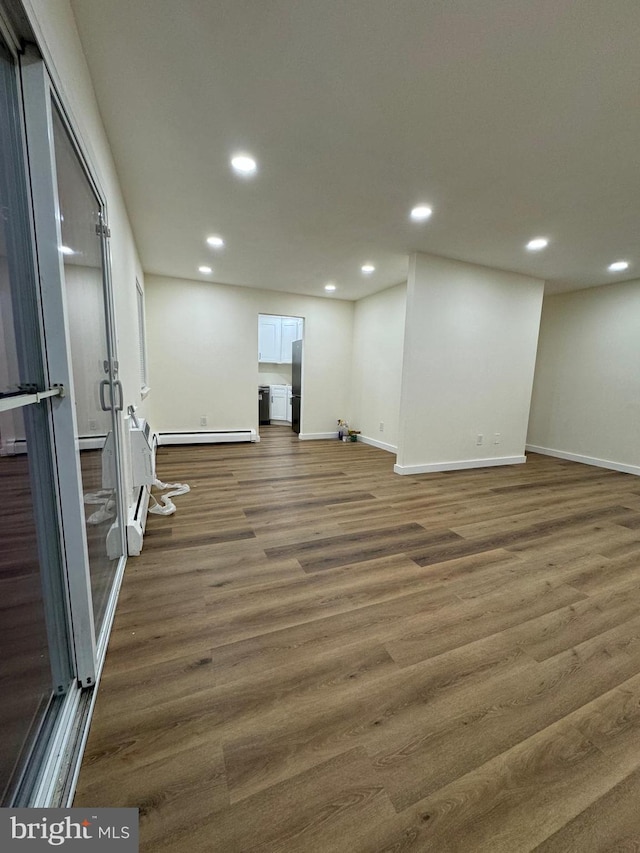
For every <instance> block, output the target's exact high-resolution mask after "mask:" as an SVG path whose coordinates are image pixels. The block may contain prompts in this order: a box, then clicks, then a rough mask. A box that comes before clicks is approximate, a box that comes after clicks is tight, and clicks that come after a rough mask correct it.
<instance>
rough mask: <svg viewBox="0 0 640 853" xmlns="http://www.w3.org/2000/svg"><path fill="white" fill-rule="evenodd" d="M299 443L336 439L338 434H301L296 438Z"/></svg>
mask: <svg viewBox="0 0 640 853" xmlns="http://www.w3.org/2000/svg"><path fill="white" fill-rule="evenodd" d="M298 438H299V439H300V441H320V440H321V439H324V438H335V439H337V438H338V432H337V430H336V432H301V433H300V435H299V436H298Z"/></svg>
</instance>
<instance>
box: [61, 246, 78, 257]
mask: <svg viewBox="0 0 640 853" xmlns="http://www.w3.org/2000/svg"><path fill="white" fill-rule="evenodd" d="M60 252H61V254H63V255H75V252H74V251H73V249H70V248H69V246H60Z"/></svg>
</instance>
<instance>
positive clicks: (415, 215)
mask: <svg viewBox="0 0 640 853" xmlns="http://www.w3.org/2000/svg"><path fill="white" fill-rule="evenodd" d="M432 213H433V210H431V208H430V207H429V205H427V204H418V205H417V206H416V207H414V208H413V210H412V211H411V218H412V219H413V221H414V222H424V221H425V220H426V219H428V218H429V217H430V216H431V214H432Z"/></svg>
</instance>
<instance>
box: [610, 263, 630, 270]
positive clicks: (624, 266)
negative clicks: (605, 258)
mask: <svg viewBox="0 0 640 853" xmlns="http://www.w3.org/2000/svg"><path fill="white" fill-rule="evenodd" d="M628 269H629V261H614V262H613V263H612V264H609V266H608V270H609V272H623V270H628Z"/></svg>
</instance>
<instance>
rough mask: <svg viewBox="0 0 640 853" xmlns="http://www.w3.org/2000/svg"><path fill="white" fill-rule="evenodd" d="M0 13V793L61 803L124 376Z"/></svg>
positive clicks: (88, 652) (113, 533) (120, 541)
mask: <svg viewBox="0 0 640 853" xmlns="http://www.w3.org/2000/svg"><path fill="white" fill-rule="evenodd" d="M1 3H2V0H0V4H1ZM3 27H5V22H4V21H3V17H2V15H0V477H1V478H2V480H1V482H2V502H1V504H0V733H1V736H0V806H8V805H29V806H47V805H66V804H68V801H65V799H64V797H65V791H69V790H70V789H71V786H72V778H73V772H74V760H76V758H77V756H78V742H79V741H78V737H77V736H78V732H79V731H80V732H81V731H82V726H83V720H86V718H87V714H88V712H89V708H90V706H91V691H92V689H93V687H94V685H95V683H96V679H97V678H98V677H99V672H100V667H101V665H102V661H103V660H104V654H105V651H106V643H107V640H108V634H109V629H110V623H111V619H112V617H113V612H114V608H115V601H116V596H117V588H118V583H119V579H120V578H121V577H122V571H123V568H124V559H125V550H124V542H125V540H124V524H123V516H122V487H121V477H120V446H121V442H120V430H121V428H122V423H121V421H122V418H121V409H122V389H121V386H120V383H119V381H118V362H117V358H116V351H115V333H114V325H113V309H112V296H111V282H110V275H109V270H110V266H109V230H108V227H107V224H106V223H107V217H106V208H105V203H104V199H103V197H102V195H101V192H100V190H99V187H98V185H97V184H96V182H95V181H94V179H93V176H92V171H91V169H90V167H89V166H88V163H87V161H86V159H85V157H84V156H83V153H82V151H81V148H80V146H79V145H78V144H77V140H76V138H75V137H74V134H73V131H72V129H71V126H70V124H69V122H68V120H67V117H66V115H65V112H64V109H63V107H62V105H61V103H60V101H59V99H58V97H57V94H56V92H55V91H54V88H53V86H52V84H51V81H50V79H49V76H48V74H47V71H46V68H45V66H44V64H43V62H42V60H41V57H40V55H39V54H38V53H37V51H35V49H33V48H29V49H27V51H26V53H25V54H24V55H23V56H22V57H21V60H20V74H19V73H18V68H17V61H18V60H17V57H18V50H17V45H18V43H19V40H18V39H17V38H16V37H15V36H14V35H12V34H11V32H10V31H9V29H8V28H7V29H3ZM27 152H28V158H27ZM74 756H75V757H76V758H74Z"/></svg>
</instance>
